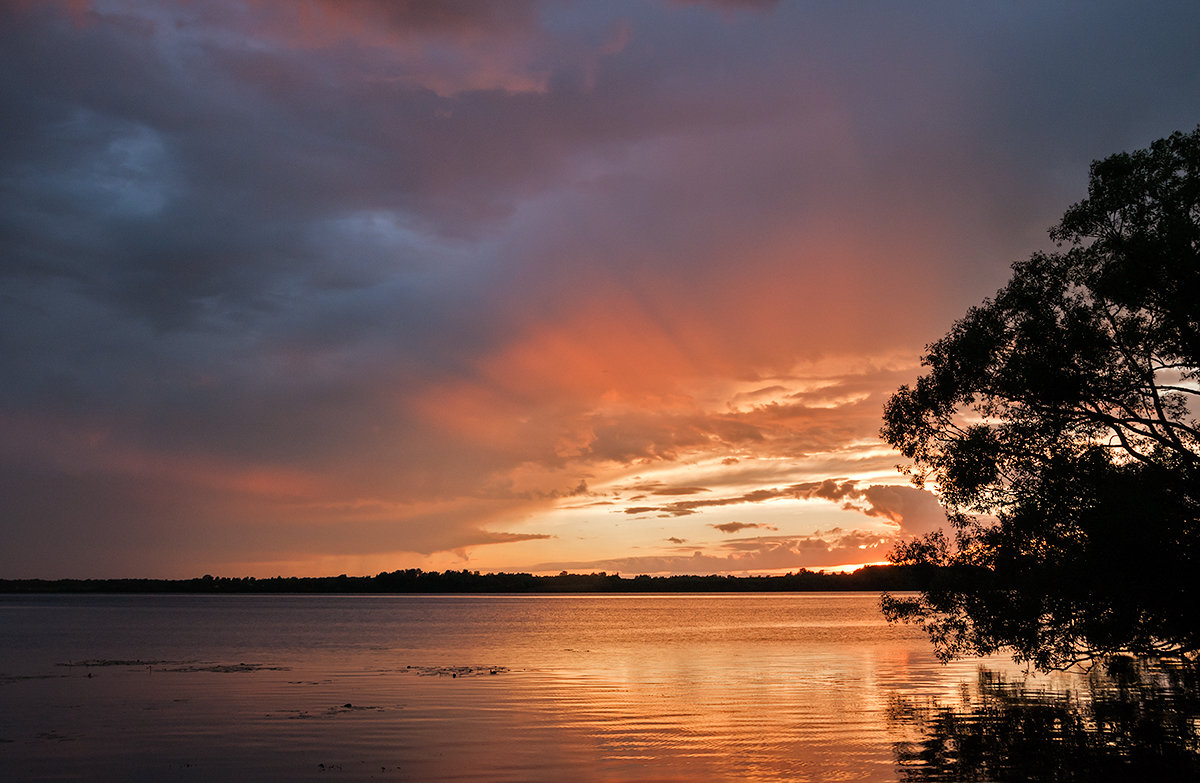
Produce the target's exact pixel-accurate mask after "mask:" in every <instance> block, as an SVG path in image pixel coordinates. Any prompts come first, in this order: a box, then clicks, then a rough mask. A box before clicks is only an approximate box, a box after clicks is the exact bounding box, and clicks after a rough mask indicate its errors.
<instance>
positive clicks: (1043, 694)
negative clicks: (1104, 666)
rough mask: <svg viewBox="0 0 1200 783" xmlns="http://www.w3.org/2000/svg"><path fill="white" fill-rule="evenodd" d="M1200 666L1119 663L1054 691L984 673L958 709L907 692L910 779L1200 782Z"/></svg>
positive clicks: (899, 717) (900, 747) (901, 751)
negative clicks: (1076, 685)
mask: <svg viewBox="0 0 1200 783" xmlns="http://www.w3.org/2000/svg"><path fill="white" fill-rule="evenodd" d="M1197 675H1198V671H1197V670H1196V669H1194V668H1193V669H1186V670H1185V669H1173V670H1166V669H1163V668H1160V667H1156V668H1154V669H1150V668H1148V667H1143V666H1139V665H1136V664H1133V663H1130V662H1129V661H1128V660H1119V661H1116V662H1115V663H1114V664H1113V665H1112V666H1110V667H1109V671H1108V672H1106V673H1100V672H1099V671H1093V672H1092V674H1091V675H1089V677H1088V678H1087V680H1085V681H1081V687H1079V688H1077V689H1074V690H1067V691H1055V690H1051V689H1047V688H1029V687H1026V686H1025V685H1024V684H1021V683H1014V682H1008V681H1006V680H1005V679H1004V677H1003V676H1000V675H997V674H995V673H993V672H989V671H987V670H981V671H980V675H979V680H978V682H977V683H976V684H975V685H974V686H973V687H964V692H963V694H962V697H961V702H960V703H959V704H957V705H954V706H945V705H942V704H938V703H922V702H918V701H917V700H914V699H908V698H899V699H897V700H896V701H895V702H894V703H893V704H892V707H891V709H890V711H889V718H890V719H891V720H892V721H893V723H894V724H895V725H896V726H897V727H902V728H907V729H909V730H912V731H915V732H916V734H917V735H918V737H919V738H918V739H916V740H915V741H906V742H899V743H897V745H896V758H897V763H898V765H899V768H900V773H901V776H902V779H903V780H905V781H998V782H999V781H1067V780H1078V781H1117V780H1121V781H1125V780H1131V779H1136V778H1143V779H1145V780H1162V781H1172V780H1200V688H1198V685H1200V678H1198V676H1197Z"/></svg>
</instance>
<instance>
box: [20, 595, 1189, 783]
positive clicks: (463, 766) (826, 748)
mask: <svg viewBox="0 0 1200 783" xmlns="http://www.w3.org/2000/svg"><path fill="white" fill-rule="evenodd" d="M877 604H878V596H877V595H875V594H861V593H860V594H828V593H825V594H800V595H779V594H771V595H712V594H706V595H661V596H655V595H600V596H592V595H589V596H352V597H351V596H346V597H340V596H22V597H12V596H0V705H2V706H0V779H2V780H144V781H158V780H204V781H208V780H280V781H283V780H288V781H290V780H371V779H373V780H419V781H426V780H430V781H433V780H445V781H468V780H477V781H557V780H579V781H642V780H687V781H690V780H697V781H707V780H759V781H803V780H814V781H835V780H855V781H898V780H968V779H979V780H987V779H992V778H991V777H988V776H986V775H985V776H982V777H981V776H980V774H981V773H980V770H988V769H991V770H995V772H994V773H990V774H993V776H994V778H995V779H1029V778H1030V776H1031V774H1033V773H1030V772H1029V771H1028V770H1026V771H1021V770H1016V771H1015V772H1013V771H1011V770H1009V771H1006V770H1005V769H1004V768H1003V761H1004V758H1005V757H1007V756H1009V755H1012V753H1013V752H1014V750H1013V746H1011V745H1005V743H1006V742H1009V741H1010V740H1011V739H1012V738H1013V737H1018V738H1019V732H1018V729H1020V731H1025V730H1027V729H1028V730H1030V732H1031V737H1032V738H1033V739H1035V740H1036V742H1040V743H1041V744H1042V745H1045V746H1046V747H1048V748H1049V756H1048V758H1049V759H1054V758H1058V757H1061V756H1062V751H1064V749H1067V748H1068V747H1070V748H1075V750H1072V751H1071V752H1076V751H1078V752H1080V753H1087V752H1091V756H1088V757H1087V758H1100V759H1101V766H1100V767H1099V768H1101V769H1106V770H1112V769H1121V768H1120V767H1119V763H1123V762H1122V760H1128V759H1129V758H1134V759H1135V761H1136V762H1137V764H1139V765H1142V767H1144V768H1145V769H1155V770H1157V771H1158V772H1160V773H1161V774H1162V775H1167V776H1169V775H1173V774H1176V773H1178V772H1179V771H1180V770H1185V771H1191V770H1195V769H1197V768H1196V767H1194V766H1189V765H1194V760H1195V758H1196V756H1195V751H1196V747H1195V742H1194V740H1195V736H1194V735H1195V726H1196V720H1195V718H1194V715H1193V714H1192V713H1188V712H1186V710H1184V711H1183V712H1180V711H1179V710H1177V709H1176V708H1177V707H1180V706H1181V705H1182V706H1183V707H1186V708H1187V709H1191V708H1192V707H1194V706H1195V705H1194V704H1190V705H1187V704H1182V702H1181V701H1180V700H1179V699H1177V698H1175V697H1174V696H1172V695H1170V693H1174V692H1173V691H1170V692H1168V691H1165V690H1159V689H1158V688H1157V686H1156V685H1153V684H1152V686H1148V687H1150V691H1148V692H1150V693H1151V696H1154V695H1155V694H1158V695H1162V694H1164V693H1166V694H1168V695H1166V696H1163V697H1162V699H1160V700H1159V701H1160V703H1159V705H1158V707H1156V708H1155V709H1159V708H1161V709H1160V710H1159V711H1160V712H1161V713H1162V714H1159V715H1158V718H1160V719H1161V720H1158V724H1159V727H1160V729H1161V732H1163V733H1162V735H1161V736H1158V735H1154V736H1157V737H1158V740H1156V741H1159V750H1157V751H1155V750H1151V751H1147V752H1146V753H1148V754H1149V755H1145V754H1143V755H1142V756H1137V755H1136V753H1134V752H1133V751H1130V749H1129V748H1128V747H1124V746H1118V745H1114V744H1113V742H1111V741H1110V740H1112V736H1110V735H1111V734H1112V733H1113V732H1118V729H1120V727H1119V726H1117V725H1116V724H1115V723H1113V722H1112V721H1109V722H1108V723H1105V720H1106V719H1104V718H1103V716H1101V719H1100V720H1099V721H1097V719H1096V718H1095V716H1094V715H1091V716H1090V717H1089V715H1090V714H1088V713H1087V712H1086V710H1084V711H1083V712H1081V711H1080V710H1079V709H1078V708H1079V707H1080V706H1081V705H1084V706H1087V705H1092V704H1101V703H1102V702H1103V699H1100V700H1097V699H1096V698H1094V688H1092V689H1091V690H1089V688H1090V687H1091V686H1090V685H1089V681H1088V680H1087V679H1086V678H1084V677H1082V676H1079V675H1059V676H1056V677H1053V678H1029V679H1026V678H1025V677H1024V675H1023V673H1022V672H1021V671H1020V670H1019V669H1017V668H1016V667H1014V666H1013V665H1012V664H1009V663H1006V662H1005V661H1003V660H989V661H986V662H985V665H986V667H987V669H986V672H985V673H984V674H983V675H982V679H981V673H980V665H981V664H980V662H979V661H967V662H959V663H955V664H952V665H950V666H942V665H940V664H938V663H937V662H936V661H935V660H934V659H933V657H932V655H931V653H930V649H929V645H928V642H927V641H926V639H925V638H924V636H923V635H922V634H921V633H920V632H919V631H917V630H916V629H913V628H909V627H905V626H889V625H887V624H886V623H885V622H884V621H883V620H882V618H881V617H880V615H879V612H878V608H877ZM66 664H71V665H66ZM989 689H990V690H989ZM1126 690H1127V691H1128V690H1129V689H1128V688H1126ZM989 694H990V695H989ZM1005 699H1008V701H1007V702H1006V701H1005ZM1022 700H1025V701H1022ZM1118 701H1119V700H1118ZM1143 701H1144V700H1143ZM1026 703H1028V704H1032V706H1033V711H1034V712H1035V713H1037V716H1038V717H1037V720H1041V721H1042V722H1043V723H1042V724H1041V727H1040V728H1038V726H1037V725H1036V724H1029V720H1032V719H1030V718H1027V717H1024V716H1026V712H1022V705H1023V704H1026ZM1046 704H1049V705H1050V706H1051V708H1052V709H1050V711H1047V709H1044V707H1045V706H1046ZM1014 705H1015V706H1014ZM1102 706H1103V705H1102ZM1054 709H1058V710H1059V712H1057V713H1055V712H1054V711H1053V710H1054ZM1104 709H1110V708H1108V707H1105V708H1104ZM1112 709H1118V710H1119V709H1121V708H1120V706H1119V705H1118V707H1116V708H1112ZM1135 709H1143V708H1142V707H1136V708H1135ZM1039 710H1040V712H1039ZM1111 711H1112V710H1111V709H1110V712H1111ZM1176 714H1178V715H1182V716H1183V717H1181V718H1179V719H1178V721H1176V722H1175V723H1172V720H1174V718H1173V717H1172V716H1174V715H1176ZM1196 714H1200V713H1196ZM1072 715H1076V716H1079V715H1082V717H1079V719H1078V725H1077V726H1073V725H1070V721H1071V720H1073V718H1071V717H1070V716H1072ZM1164 715H1165V716H1166V717H1165V718H1164ZM989 716H992V717H991V718H989ZM1014 716H1016V717H1014ZM1135 717H1136V715H1135ZM1189 721H1190V722H1189ZM1022 722H1024V723H1022ZM1135 722H1136V721H1135ZM1026 724H1029V725H1026ZM1109 724H1112V727H1113V728H1112V729H1111V731H1110V735H1105V734H1104V733H1103V730H1104V726H1106V725H1109ZM1031 727H1032V728H1031ZM1189 727H1190V728H1189ZM1127 729H1128V727H1126V729H1125V730H1127ZM1145 731H1151V729H1144V730H1143V733H1145ZM1055 732H1057V734H1056V733H1055ZM1072 732H1074V733H1072ZM1097 732H1099V733H1097ZM1097 737H1098V738H1099V739H1096V738H1097ZM1081 738H1082V739H1081ZM1151 739H1154V737H1151ZM1089 742H1093V743H1095V744H1096V747H1095V748H1092V749H1091V751H1089V750H1088V747H1087V743H1089ZM1138 742H1139V743H1141V744H1145V743H1144V742H1142V740H1138ZM989 743H990V744H989ZM1047 743H1049V744H1048V745H1047ZM1081 743H1082V744H1081ZM1189 743H1190V744H1189ZM1035 744H1036V743H1035ZM1029 747H1032V746H1028V747H1023V749H1020V750H1019V755H1025V754H1027V753H1028V752H1032V751H1030V750H1029ZM987 753H991V754H992V755H993V757H994V758H988V757H987V756H986V754H987ZM1097 753H1098V754H1100V755H1099V756H1097V755H1096V754H1097ZM1105 753H1109V754H1110V756H1111V759H1109V758H1106V757H1105V756H1104V754H1105ZM972 754H974V755H972ZM1113 760H1115V761H1116V762H1117V763H1118V766H1114V765H1113ZM1050 763H1051V762H1050V761H1045V760H1043V761H1041V762H1038V765H1037V766H1035V767H1033V768H1032V769H1034V770H1035V771H1037V772H1038V773H1039V774H1040V773H1042V772H1045V771H1046V770H1047V769H1049V768H1050V767H1049V766H1048V765H1050ZM1086 763H1089V762H1087V761H1086V760H1084V758H1083V757H1082V756H1081V757H1079V758H1077V759H1074V760H1072V761H1071V764H1072V765H1074V768H1076V769H1083V766H1081V765H1083V764H1086ZM998 764H999V766H997V765H998ZM1154 764H1166V765H1167V766H1159V767H1154V766H1153V765H1154ZM1180 774H1183V773H1180ZM1013 775H1016V777H1013ZM1045 779H1073V778H1071V777H1069V776H1068V777H1063V776H1058V777H1054V776H1052V775H1046V778H1045ZM1078 779H1089V778H1083V777H1081V778H1078ZM1160 779H1169V778H1161V777H1160Z"/></svg>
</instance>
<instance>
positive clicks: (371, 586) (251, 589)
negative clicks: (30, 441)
mask: <svg viewBox="0 0 1200 783" xmlns="http://www.w3.org/2000/svg"><path fill="white" fill-rule="evenodd" d="M920 581H921V580H920V579H919V578H918V574H917V572H915V571H914V570H912V569H911V568H908V567H904V566H866V567H864V568H860V569H859V570H857V571H853V572H850V573H825V572H822V571H808V570H804V569H801V570H800V571H798V572H796V573H789V574H783V575H778V576H717V575H709V576H646V575H641V576H634V577H622V576H620V575H618V574H609V573H605V572H600V573H592V574H568V573H566V572H563V573H561V574H557V575H555V576H536V575H534V574H523V573H511V574H510V573H487V574H481V573H480V572H478V571H441V572H438V571H422V570H420V569H408V570H403V571H390V572H384V573H380V574H377V575H375V576H346V575H345V574H341V575H339V576H320V577H295V576H290V577H284V576H276V577H270V578H266V579H258V578H255V577H252V576H247V577H226V576H212V575H209V574H206V575H204V576H202V577H197V578H195V579H0V593H5V594H10V595H11V594H31V593H201V594H211V593H263V594H270V593H364V594H368V593H402V594H407V593H758V592H764V593H769V592H781V593H782V592H839V591H844V592H849V591H863V590H866V591H878V590H917V589H919V588H920Z"/></svg>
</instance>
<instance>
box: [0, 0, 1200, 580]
mask: <svg viewBox="0 0 1200 783" xmlns="http://www.w3.org/2000/svg"><path fill="white" fill-rule="evenodd" d="M1198 23H1200V10H1198V9H1195V8H1192V7H1191V6H1188V5H1185V4H1180V5H1178V6H1172V7H1166V8H1157V9H1156V10H1154V11H1153V12H1147V11H1146V10H1145V9H1143V8H1141V7H1133V6H1131V5H1129V4H1121V3H1111V4H1110V3H1098V4H1093V5H1091V6H1089V7H1088V9H1087V14H1086V19H1083V20H1082V21H1081V17H1080V11H1079V9H1078V8H1074V7H1067V6H1060V5H1055V4H1042V5H1038V6H1036V7H1033V6H1030V7H1025V6H1022V7H1012V6H1007V5H1004V6H999V5H998V6H995V7H990V6H989V7H983V8H980V7H970V8H966V7H963V6H961V5H960V4H956V3H941V2H935V3H930V4H921V5H919V6H915V7H908V6H905V7H900V6H897V7H891V6H885V7H878V8H867V9H864V8H857V7H849V6H846V7H843V6H841V5H837V4H830V5H829V6H828V7H819V8H812V7H808V6H804V5H803V4H789V3H774V2H756V1H754V0H743V1H740V2H739V1H738V0H710V1H708V2H687V1H686V0H683V1H680V2H674V1H671V0H663V1H662V2H649V3H645V2H630V3H625V2H614V3H565V2H557V0H514V1H513V2H504V3H483V2H470V1H466V0H464V1H461V2H460V1H459V0H449V1H448V2H436V3H435V2H389V1H386V0H349V1H348V2H337V1H335V0H301V1H300V2H297V3H281V2H271V1H270V0H255V1H254V2H234V1H233V0H193V1H192V2H188V3H178V4H163V3H154V2H148V1H146V0H62V2H58V1H56V0H45V1H44V2H15V3H6V4H2V5H0V128H2V133H3V138H4V143H3V144H2V145H0V377H3V378H4V383H3V384H0V485H2V486H0V526H2V527H0V531H2V532H3V533H4V535H5V547H3V548H2V549H0V576H192V575H195V574H197V573H205V572H209V573H246V574H256V575H274V574H276V573H306V574H317V573H329V572H332V573H339V572H342V571H345V572H359V573H370V572H374V571H377V570H383V569H389V570H390V569H392V568H401V567H422V568H446V567H462V564H463V563H464V562H470V563H471V565H472V567H476V568H484V569H487V568H501V567H504V568H510V569H522V570H529V569H530V568H532V567H533V566H535V565H537V564H540V563H550V562H554V563H565V562H579V563H591V562H593V561H601V560H606V561H613V562H618V561H620V562H624V563H626V564H627V565H628V564H630V563H633V562H643V563H645V567H646V568H647V569H649V568H651V566H653V567H654V569H656V570H665V571H669V570H672V569H676V570H684V571H693V570H706V571H709V570H745V569H746V568H759V567H761V568H775V567H779V568H791V567H800V566H802V565H805V564H816V563H828V564H833V565H839V564H846V563H852V562H872V561H876V560H881V559H883V555H882V551H883V550H886V548H887V547H888V546H889V545H890V542H891V541H892V540H894V539H895V538H897V537H899V536H905V535H910V534H916V533H919V532H922V531H926V530H929V529H932V528H933V527H936V526H937V525H939V524H941V522H942V519H943V518H942V516H941V512H940V510H939V509H938V507H937V504H936V498H935V497H933V496H932V495H930V494H929V493H927V492H924V491H922V490H917V489H915V488H909V487H903V486H897V485H898V484H900V483H901V479H900V477H899V476H898V475H897V474H896V472H895V470H894V466H895V463H896V462H897V456H896V455H895V454H893V453H891V452H890V451H889V450H888V449H887V448H885V447H884V446H883V445H882V444H881V443H880V442H879V439H878V436H877V433H878V430H879V424H880V410H881V407H882V405H883V402H884V401H885V400H886V398H887V395H888V394H889V393H890V392H891V391H892V390H894V389H895V388H896V387H897V386H898V385H900V384H901V383H906V382H909V381H911V380H912V378H913V377H914V376H915V374H916V372H917V370H918V367H917V360H918V357H919V355H920V352H921V347H922V346H923V345H924V344H926V343H927V342H929V341H930V340H932V339H935V338H936V337H937V336H939V335H940V334H942V333H943V332H944V331H945V329H946V328H947V326H948V325H949V324H950V323H951V321H952V319H953V318H955V317H956V316H958V315H960V314H961V313H962V312H963V311H964V309H965V308H966V307H967V306H969V305H971V304H973V303H975V302H976V301H978V300H979V299H981V298H982V297H984V296H987V295H989V294H990V293H992V292H993V291H994V290H995V289H996V288H997V287H998V286H999V285H1000V284H1001V283H1002V282H1003V280H1004V279H1005V278H1006V277H1007V268H1008V264H1009V263H1010V262H1011V261H1013V260H1015V259H1017V258H1020V257H1022V256H1025V255H1027V254H1028V253H1029V252H1031V251H1032V250H1034V249H1037V248H1040V247H1043V246H1044V245H1045V244H1046V238H1045V233H1044V232H1045V228H1046V227H1047V226H1049V225H1050V224H1052V223H1053V222H1054V221H1055V220H1056V218H1057V216H1058V215H1059V214H1061V212H1062V210H1063V208H1064V207H1065V206H1066V205H1068V204H1069V203H1072V202H1074V201H1077V200H1078V199H1079V198H1080V197H1081V196H1082V195H1083V193H1082V189H1083V187H1084V183H1085V182H1086V171H1087V166H1088V163H1089V162H1090V161H1091V160H1092V159H1094V158H1097V157H1101V156H1103V155H1106V154H1109V153H1111V152H1114V151H1117V150H1121V149H1130V148H1134V147H1141V146H1144V145H1145V144H1146V143H1148V142H1149V141H1151V140H1153V139H1154V138H1157V137H1159V136H1162V135H1165V134H1167V133H1169V132H1171V131H1173V130H1176V129H1190V128H1192V127H1194V126H1195V124H1196V122H1197V120H1198V119H1200V118H1198V117H1197V116H1196V106H1198V105H1200V71H1197V69H1196V68H1195V67H1194V59H1195V51H1194V50H1195V46H1194V41H1193V38H1194V35H1193V34H1192V32H1193V31H1194V30H1195V29H1196V28H1197V24H1198ZM1097 84H1103V85H1104V89H1103V90H1096V89H1095V85H1097ZM1147 85H1152V86H1153V89H1148V88H1147ZM830 477H838V478H837V479H830ZM733 524H741V525H757V526H759V529H760V530H767V529H772V530H773V532H777V533H778V534H779V535H778V537H776V538H773V539H766V538H764V539H746V540H745V541H757V543H754V544H749V543H747V544H745V545H746V546H748V547H751V548H749V549H740V548H737V547H738V546H741V545H740V544H737V540H735V539H733V538H731V536H732V535H734V534H735V533H736V531H735V533H729V532H723V531H724V529H725V528H726V527H727V526H729V525H733ZM834 527H840V528H841V529H843V530H849V531H854V530H858V531H859V533H861V535H862V536H864V537H865V538H863V540H862V541H858V542H857V543H855V541H852V540H849V539H847V540H845V541H843V540H841V539H840V538H837V537H836V536H834V537H830V536H829V535H827V534H825V535H822V536H816V534H815V533H814V531H816V530H829V529H832V528H834ZM839 535H842V534H839ZM844 535H846V536H849V535H851V534H850V533H846V534H844ZM868 539H870V541H872V542H876V543H869V542H868ZM879 541H883V542H884V543H878V542H879ZM685 542H686V544H687V545H688V547H689V548H690V551H688V552H687V553H683V554H681V552H680V549H679V548H680V547H683V546H684V544H685ZM754 547H757V548H754ZM696 551H698V552H700V555H698V556H697V555H695V554H693V552H696ZM856 553H857V554H856ZM681 557H683V559H680V558H681ZM696 557H699V558H700V559H699V560H697V559H695V558H696ZM656 558H660V559H656ZM705 558H707V559H705ZM841 558H850V559H849V560H843V559H841ZM854 558H857V560H855V559H854ZM835 561H836V562H835ZM770 563H780V564H782V565H778V566H775V565H767V564H770ZM589 567H590V566H589ZM548 570H552V571H555V572H557V570H561V568H559V567H555V568H552V569H548ZM610 570H618V569H616V568H613V569H610ZM620 570H625V571H631V570H637V568H636V567H634V566H629V567H625V566H622V567H621V569H620Z"/></svg>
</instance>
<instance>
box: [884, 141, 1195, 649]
mask: <svg viewBox="0 0 1200 783" xmlns="http://www.w3.org/2000/svg"><path fill="white" fill-rule="evenodd" d="M1050 236H1051V238H1052V239H1053V240H1055V242H1056V243H1058V251H1056V252H1051V253H1035V254H1033V255H1032V256H1031V257H1030V258H1029V259H1028V260H1025V261H1021V262H1018V263H1017V264H1015V265H1014V266H1013V274H1012V277H1011V279H1010V281H1009V282H1008V284H1007V285H1006V286H1005V287H1004V288H1002V289H1001V290H1000V291H999V292H998V293H997V294H996V295H995V296H994V297H993V298H991V299H988V300H986V301H984V302H983V303H982V304H980V305H979V306H977V307H974V308H972V309H971V310H969V311H968V312H967V314H966V315H965V316H964V317H963V318H962V319H960V320H959V321H958V322H956V323H955V324H954V326H953V328H952V329H951V330H950V332H949V333H948V334H947V335H946V336H945V337H943V338H942V339H940V340H938V341H937V342H935V343H933V344H932V345H930V346H928V347H927V353H926V356H925V357H924V360H923V363H924V365H925V366H926V367H927V371H926V372H925V374H924V375H922V376H921V377H920V378H919V379H918V380H917V382H916V384H915V385H913V386H912V387H909V386H904V387H901V388H900V389H899V390H898V391H897V392H896V393H895V395H893V396H892V398H891V399H890V400H889V402H888V403H887V406H886V408H885V413H884V428H883V431H882V434H883V436H884V438H885V439H886V440H887V441H888V442H889V443H891V444H892V445H893V446H895V447H897V448H898V449H899V450H900V451H901V452H902V453H903V454H904V455H905V456H906V457H908V458H909V459H910V460H912V463H913V465H912V467H911V468H910V472H911V474H912V476H913V479H914V481H915V482H916V483H918V484H921V483H924V482H926V481H932V482H933V483H934V484H935V485H936V488H937V490H938V492H939V493H940V495H941V497H942V500H943V502H944V504H945V505H946V507H947V509H948V512H949V518H950V520H951V522H952V523H953V530H952V536H947V535H945V534H943V533H940V532H939V533H934V534H931V535H929V536H926V537H924V538H922V539H917V540H914V541H911V542H909V543H907V544H905V545H902V546H900V547H898V548H897V550H896V551H895V552H894V553H893V556H892V557H893V560H894V562H896V563H901V564H908V565H918V566H923V567H929V566H939V567H940V568H937V569H932V568H931V569H930V571H931V577H930V580H931V581H930V582H929V583H928V585H927V586H926V588H925V589H924V590H923V592H922V593H921V595H920V596H919V597H917V598H896V597H891V596H889V597H885V599H884V611H885V614H887V615H888V617H889V618H890V619H893V620H908V621H915V622H919V623H922V624H923V625H924V626H925V627H926V629H927V630H928V631H929V633H930V636H931V638H932V640H933V641H934V644H935V647H936V650H937V652H938V654H939V655H940V656H942V657H943V658H950V657H956V656H961V655H973V654H988V653H992V652H996V651H999V650H1005V649H1007V650H1009V651H1011V652H1013V653H1014V655H1015V657H1016V658H1017V659H1018V660H1025V661H1029V662H1031V663H1033V664H1034V665H1036V666H1038V667H1039V668H1045V669H1048V668H1058V667H1062V666H1066V665H1069V664H1070V663H1072V662H1075V661H1078V660H1081V659H1084V658H1093V657H1097V656H1104V655H1109V654H1114V653H1122V652H1127V653H1133V654H1138V655H1184V656H1194V655H1196V653H1197V652H1198V651H1200V611H1198V610H1197V608H1196V606H1195V602H1196V600H1197V598H1198V597H1200V596H1198V594H1197V589H1196V588H1197V587H1198V586H1200V576H1198V574H1197V571H1196V569H1197V566H1200V423H1198V422H1197V410H1198V409H1200V391H1198V389H1200V385H1198V381H1200V369H1198V368H1200V128H1197V130H1196V131H1194V132H1192V133H1190V134H1182V133H1176V134H1174V135H1172V136H1170V137H1168V138H1165V139H1160V140H1159V141H1156V142H1154V143H1153V144H1152V145H1151V146H1150V147H1149V149H1146V150H1141V151H1137V152H1133V153H1121V154H1118V155H1113V156H1111V157H1109V158H1107V159H1105V160H1102V161H1097V162H1095V163H1093V164H1092V167H1091V174H1090V181H1089V186H1088V195H1087V198H1086V199H1084V200H1083V201H1081V202H1080V203H1078V204H1075V205H1074V206H1072V207H1071V208H1070V209H1068V210H1067V211H1066V213H1065V214H1064V215H1063V218H1062V221H1061V222H1060V223H1059V224H1058V225H1057V226H1055V227H1054V228H1052V229H1051V231H1050Z"/></svg>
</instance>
